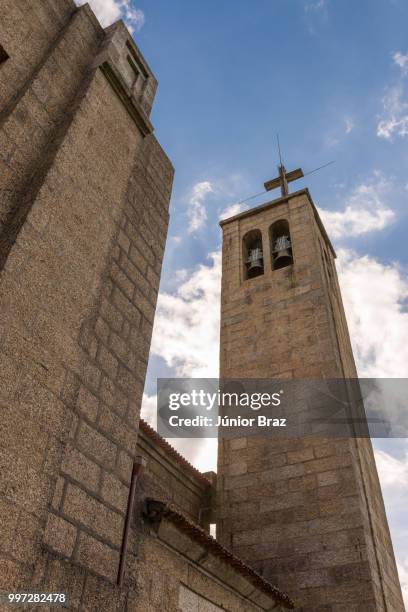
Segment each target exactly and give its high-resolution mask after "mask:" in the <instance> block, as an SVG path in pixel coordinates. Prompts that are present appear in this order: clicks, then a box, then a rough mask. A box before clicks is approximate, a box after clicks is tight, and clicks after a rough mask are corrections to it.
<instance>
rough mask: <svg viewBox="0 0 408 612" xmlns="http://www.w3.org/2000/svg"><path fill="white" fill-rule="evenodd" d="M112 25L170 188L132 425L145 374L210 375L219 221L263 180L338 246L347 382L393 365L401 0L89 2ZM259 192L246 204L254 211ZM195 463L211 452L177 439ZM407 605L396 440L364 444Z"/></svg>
mask: <svg viewBox="0 0 408 612" xmlns="http://www.w3.org/2000/svg"><path fill="white" fill-rule="evenodd" d="M91 5H92V6H93V8H94V10H95V12H96V13H97V14H98V16H99V18H100V19H101V21H102V22H103V24H104V25H108V24H109V23H111V22H112V21H114V20H116V19H117V18H119V17H123V18H125V19H126V20H127V23H128V25H129V26H130V27H131V28H132V29H133V32H134V38H135V40H136V42H137V44H138V45H139V47H140V49H141V51H142V52H143V54H144V55H145V56H146V58H147V60H148V62H149V64H150V65H151V68H152V69H153V71H154V72H155V74H156V76H157V78H158V80H159V89H158V93H157V97H156V102H155V106H154V110H153V113H152V121H153V124H154V125H155V128H156V136H157V137H158V139H159V141H160V142H161V144H162V146H163V147H164V149H165V150H166V152H167V153H168V155H169V157H170V158H171V160H172V162H173V164H174V166H175V168H176V175H175V182H174V190H173V197H172V203H171V222H170V230H169V238H168V243H167V248H166V254H165V260H164V267H163V277H162V283H161V293H160V296H159V302H158V310H157V316H156V322H155V330H154V335H153V342H152V353H151V357H150V364H149V372H148V381H147V384H146V397H145V403H144V415H145V417H146V418H148V419H150V420H152V419H153V413H154V409H155V397H154V395H155V380H156V377H157V376H160V375H173V374H177V375H185V376H216V375H217V367H218V325H219V319H218V312H219V284H220V253H219V247H220V231H219V228H218V221H219V218H220V216H221V215H228V214H230V213H231V212H237V211H238V210H242V209H243V207H244V206H243V205H239V204H238V202H239V201H240V200H241V199H243V198H245V197H246V196H250V195H252V194H254V193H257V192H259V191H261V190H262V186H263V183H264V181H265V180H267V179H269V178H272V177H273V176H275V174H276V165H277V161H278V159H277V151H276V140H275V139H276V132H279V134H280V140H281V144H282V149H283V156H284V161H285V164H286V167H287V168H288V169H293V168H297V167H298V166H301V167H302V168H303V170H304V171H305V172H307V171H310V170H313V169H314V168H316V167H318V166H321V165H323V164H325V163H327V162H330V161H332V160H334V161H335V163H334V164H332V165H330V166H329V167H327V168H326V169H324V170H322V171H320V172H317V173H315V174H312V175H310V176H308V177H306V178H305V179H303V180H302V181H299V182H298V183H297V187H296V188H300V187H302V186H308V187H309V188H310V190H311V193H312V196H313V198H314V200H315V202H316V204H317V205H318V206H319V208H320V212H321V215H322V218H323V220H324V223H325V225H326V228H327V229H328V232H329V235H330V236H331V238H332V240H333V242H334V244H335V247H336V250H337V252H338V260H337V268H338V272H339V278H340V283H341V286H342V290H343V297H344V303H345V308H346V314H347V318H348V323H349V327H350V332H351V336H352V341H353V346H354V352H355V356H356V361H357V365H358V369H359V373H360V375H361V376H369V377H371V376H372V377H406V376H407V369H408V368H407V364H408V347H407V345H408V342H407V339H408V311H407V299H408V276H407V268H408V256H407V248H406V238H405V236H406V235H407V230H408V147H407V144H408V38H407V24H408V2H407V0H359V1H358V2H353V3H351V2H346V1H344V0H256V2H254V1H253V0H252V1H249V0H234V1H233V2H232V1H231V0H229V1H228V0H224V1H222V2H220V1H219V0H218V1H215V0H207V1H206V2H187V1H186V0H184V1H183V2H181V1H180V0H173V1H172V2H169V1H168V0H155V1H154V2H151V1H150V2H147V1H145V0H137V2H136V3H135V4H134V3H133V2H132V1H131V0H92V1H91ZM265 199H266V198H265V197H263V196H261V197H259V198H257V199H255V200H252V201H251V202H248V205H249V204H250V205H251V206H252V205H255V204H258V203H261V202H262V201H265ZM178 447H179V448H180V450H182V451H183V452H184V453H185V454H186V455H187V456H188V457H189V459H190V460H191V461H192V462H194V463H195V464H196V465H197V466H198V467H200V468H201V469H209V468H211V467H213V466H214V461H215V447H214V444H213V442H212V441H211V442H208V441H204V442H203V443H202V444H201V445H199V444H198V443H197V441H195V442H194V444H191V443H188V442H187V443H186V442H185V441H183V442H181V443H178ZM375 447H376V459H377V464H378V468H379V473H380V477H381V482H382V487H383V491H384V496H385V501H386V506H387V512H388V516H389V521H390V526H391V531H392V535H393V539H394V543H395V550H396V554H397V558H398V563H399V568H400V575H401V580H402V582H403V583H404V585H405V592H406V597H407V600H408V524H407V519H406V508H407V507H408V444H407V441H406V440H393V441H375Z"/></svg>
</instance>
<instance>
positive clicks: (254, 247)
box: [243, 230, 264, 280]
mask: <svg viewBox="0 0 408 612" xmlns="http://www.w3.org/2000/svg"><path fill="white" fill-rule="evenodd" d="M243 256H244V278H245V280H248V279H250V278H256V277H257V276H261V275H262V274H263V273H264V256H263V249H262V234H261V232H260V231H259V230H251V231H250V232H248V233H247V234H245V236H244V239H243Z"/></svg>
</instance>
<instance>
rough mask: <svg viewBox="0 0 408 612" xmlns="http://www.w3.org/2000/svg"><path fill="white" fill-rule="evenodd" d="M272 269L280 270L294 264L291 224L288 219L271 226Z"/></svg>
mask: <svg viewBox="0 0 408 612" xmlns="http://www.w3.org/2000/svg"><path fill="white" fill-rule="evenodd" d="M270 233H271V245H272V268H273V269H274V270H280V269H281V268H285V267H286V266H291V265H292V264H293V254H292V243H291V240H290V232H289V223H288V222H287V221H286V219H280V220H279V221H275V223H274V224H273V225H272V226H271V229H270Z"/></svg>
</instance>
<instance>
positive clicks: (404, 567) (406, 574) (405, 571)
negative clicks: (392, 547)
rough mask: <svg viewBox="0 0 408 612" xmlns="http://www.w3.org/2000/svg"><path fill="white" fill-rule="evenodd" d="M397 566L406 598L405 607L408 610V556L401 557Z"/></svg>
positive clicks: (403, 594)
mask: <svg viewBox="0 0 408 612" xmlns="http://www.w3.org/2000/svg"><path fill="white" fill-rule="evenodd" d="M397 567H398V573H399V577H400V582H401V588H402V596H403V598H404V603H405V607H406V609H407V610H408V557H405V559H400V560H399V562H398V563H397Z"/></svg>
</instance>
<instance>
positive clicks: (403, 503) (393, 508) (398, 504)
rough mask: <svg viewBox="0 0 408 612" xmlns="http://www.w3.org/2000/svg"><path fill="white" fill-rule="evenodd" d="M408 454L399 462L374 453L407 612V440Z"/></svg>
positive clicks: (393, 458) (382, 454) (386, 454)
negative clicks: (395, 549)
mask: <svg viewBox="0 0 408 612" xmlns="http://www.w3.org/2000/svg"><path fill="white" fill-rule="evenodd" d="M405 445H406V452H405V456H403V457H402V458H399V459H398V458H396V457H393V456H392V455H390V454H389V453H387V452H385V451H383V450H376V451H375V461H376V464H377V469H378V475H379V477H380V482H381V488H382V492H383V495H384V500H385V503H386V507H387V514H388V515H389V519H390V522H391V523H392V527H393V529H392V535H393V540H394V547H395V546H396V547H398V549H399V551H397V559H398V560H397V567H398V574H399V578H400V583H401V588H402V595H403V598H404V602H405V606H406V608H407V610H408V554H407V550H406V542H407V541H408V529H407V528H406V521H405V518H406V508H407V507H408V443H407V441H406V440H405Z"/></svg>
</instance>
